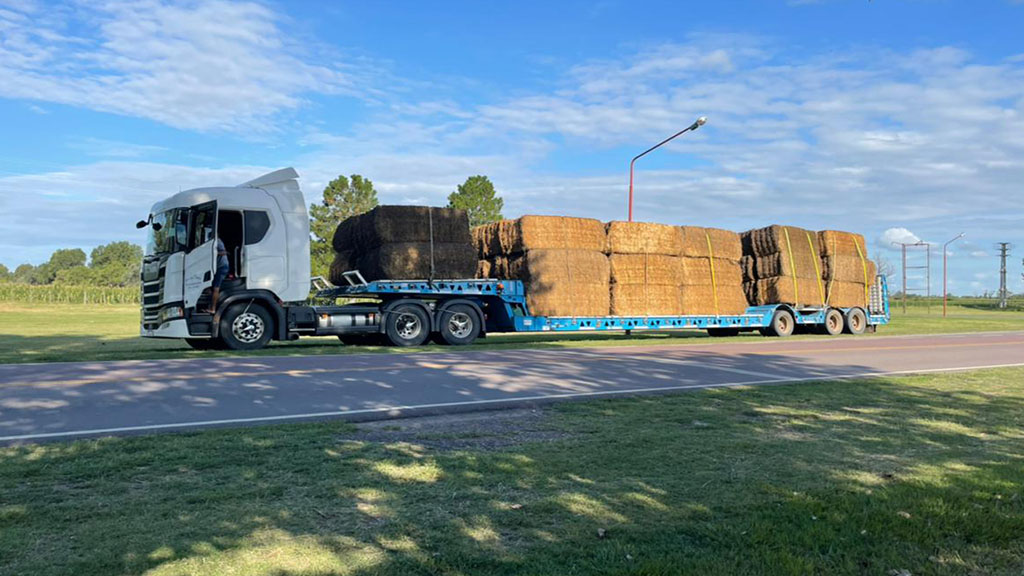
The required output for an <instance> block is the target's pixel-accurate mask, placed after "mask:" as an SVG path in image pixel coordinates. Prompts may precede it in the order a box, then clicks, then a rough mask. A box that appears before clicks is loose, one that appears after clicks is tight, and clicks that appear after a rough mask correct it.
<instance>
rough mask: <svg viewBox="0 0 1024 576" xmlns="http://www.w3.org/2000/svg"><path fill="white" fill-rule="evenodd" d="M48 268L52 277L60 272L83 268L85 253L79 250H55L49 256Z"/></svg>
mask: <svg viewBox="0 0 1024 576" xmlns="http://www.w3.org/2000/svg"><path fill="white" fill-rule="evenodd" d="M49 264H50V268H51V270H52V271H53V273H54V275H56V274H57V272H60V271H61V270H67V269H68V268H74V267H75V266H85V252H83V251H82V249H81V248H65V249H62V250H57V251H56V252H54V253H53V255H52V256H50V262H49Z"/></svg>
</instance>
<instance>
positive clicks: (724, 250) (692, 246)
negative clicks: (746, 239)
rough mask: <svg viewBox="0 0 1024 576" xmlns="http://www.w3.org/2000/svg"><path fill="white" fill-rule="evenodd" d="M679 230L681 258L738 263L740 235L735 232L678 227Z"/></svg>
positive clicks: (698, 227)
mask: <svg viewBox="0 0 1024 576" xmlns="http://www.w3.org/2000/svg"><path fill="white" fill-rule="evenodd" d="M679 230H680V232H682V235H683V246H682V251H681V254H682V255H683V256H689V257H691V258H700V257H703V258H707V257H709V256H713V257H714V258H725V259H728V260H735V261H739V259H740V258H741V257H742V256H743V245H742V243H741V241H740V235H739V234H737V233H736V232H732V231H730V230H722V229H720V228H702V227H700V226H680V227H679ZM709 241H710V242H709ZM709 244H710V247H709Z"/></svg>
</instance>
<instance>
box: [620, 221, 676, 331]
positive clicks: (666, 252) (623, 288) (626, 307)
mask: <svg viewBox="0 0 1024 576" xmlns="http://www.w3.org/2000/svg"><path fill="white" fill-rule="evenodd" d="M605 230H606V232H607V234H608V253H609V257H608V262H609V264H610V270H611V276H610V278H611V314H612V316H668V315H679V314H682V299H681V298H680V286H681V284H682V265H681V258H680V256H679V255H680V253H681V251H682V247H683V235H682V231H681V230H680V229H679V228H678V227H676V226H668V225H665V224H651V223H647V222H609V223H608V224H607V225H606V227H605Z"/></svg>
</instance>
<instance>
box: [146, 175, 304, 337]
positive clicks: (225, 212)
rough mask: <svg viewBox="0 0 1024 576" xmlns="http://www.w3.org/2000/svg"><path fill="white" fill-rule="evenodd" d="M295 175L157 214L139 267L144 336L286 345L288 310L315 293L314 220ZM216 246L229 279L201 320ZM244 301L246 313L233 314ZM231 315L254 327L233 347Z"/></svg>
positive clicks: (176, 198)
mask: <svg viewBox="0 0 1024 576" xmlns="http://www.w3.org/2000/svg"><path fill="white" fill-rule="evenodd" d="M298 176H299V175H298V173H296V172H295V170H294V169H292V168H285V169H282V170H277V171H275V172H271V173H269V174H266V175H264V176H261V177H259V178H256V179H255V180H251V181H249V182H246V183H244V184H240V185H238V186H234V187H221V188H196V189H193V190H185V191H183V192H179V193H177V194H175V195H173V196H171V197H169V198H167V199H165V200H162V201H160V202H157V203H156V204H154V205H153V207H152V209H151V210H150V214H149V217H148V218H147V219H146V220H144V221H141V222H139V224H138V225H139V227H140V228H141V227H146V226H148V227H149V238H148V240H147V242H146V248H145V257H144V260H143V265H142V326H141V333H142V335H143V336H148V337H167V338H185V339H188V340H189V343H190V344H192V345H193V346H194V347H197V348H207V347H211V346H212V345H213V344H214V343H215V341H219V340H228V341H227V342H226V343H227V344H228V345H229V346H230V347H232V348H245V347H259V346H262V345H264V344H266V340H267V339H269V338H284V337H286V334H285V332H284V330H285V317H284V313H285V306H286V303H291V302H303V301H305V300H306V299H307V298H308V297H309V292H310V256H309V215H308V213H307V211H306V204H305V199H304V198H303V196H302V191H301V190H300V189H299V184H298V180H297V179H298ZM218 237H219V238H220V239H221V240H222V241H223V243H224V246H225V248H226V249H227V254H228V259H229V262H230V270H229V275H228V278H227V280H225V282H224V286H223V287H222V296H221V298H220V299H219V301H218V307H217V308H218V309H217V311H216V312H217V313H216V314H215V315H211V314H205V313H204V312H205V311H206V310H207V309H208V308H209V305H210V291H209V288H210V287H211V284H212V282H213V277H214V274H215V271H216V258H217V250H216V244H217V242H216V240H217V238H218ZM239 302H244V303H246V304H247V306H246V307H233V304H235V303H239ZM232 308H237V309H238V310H242V312H240V313H238V314H236V313H235V312H237V310H236V311H232ZM227 312H231V314H232V316H235V317H233V318H230V319H227V320H229V322H228V324H229V325H231V324H235V325H237V326H238V327H243V328H244V327H247V328H248V329H247V330H241V331H240V332H239V333H238V334H235V335H234V337H235V340H237V341H234V342H233V341H230V339H231V336H229V335H226V336H228V338H221V337H220V336H221V335H220V334H219V331H220V330H219V328H220V326H219V324H220V323H221V320H225V319H226V318H223V315H224V314H225V313H227ZM239 317H241V319H239ZM268 317H269V318H268ZM261 324H262V328H261V326H260V325H261ZM275 329H276V333H273V331H274V330H275ZM255 344H258V345H259V346H248V345H255Z"/></svg>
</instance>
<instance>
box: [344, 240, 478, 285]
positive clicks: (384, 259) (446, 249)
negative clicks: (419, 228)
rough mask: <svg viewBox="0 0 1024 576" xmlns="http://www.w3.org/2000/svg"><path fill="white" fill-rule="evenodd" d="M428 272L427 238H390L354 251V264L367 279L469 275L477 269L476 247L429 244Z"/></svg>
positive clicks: (469, 245) (453, 244) (468, 276)
mask: <svg viewBox="0 0 1024 576" xmlns="http://www.w3.org/2000/svg"><path fill="white" fill-rule="evenodd" d="M433 262H434V269H433V275H432V276H431V266H430V263H431V245H430V243H429V242H392V243H387V244H383V245H381V246H379V247H377V248H375V249H373V250H370V251H366V252H359V253H357V254H356V255H355V262H354V265H355V268H356V269H358V270H359V272H360V273H361V274H362V275H363V278H365V279H366V280H367V281H372V280H382V279H390V280H420V279H427V278H431V277H433V278H435V279H440V278H447V279H456V278H472V277H473V275H474V274H475V273H476V269H477V257H476V250H475V249H474V248H473V246H472V245H471V244H469V243H468V242H467V243H462V242H459V243H437V242H435V243H434V245H433Z"/></svg>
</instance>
